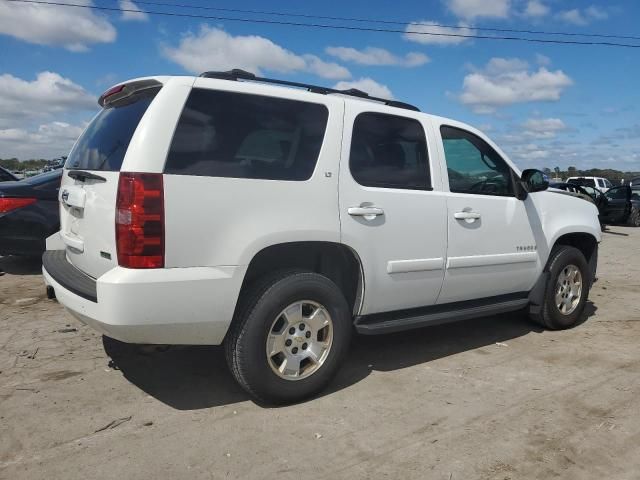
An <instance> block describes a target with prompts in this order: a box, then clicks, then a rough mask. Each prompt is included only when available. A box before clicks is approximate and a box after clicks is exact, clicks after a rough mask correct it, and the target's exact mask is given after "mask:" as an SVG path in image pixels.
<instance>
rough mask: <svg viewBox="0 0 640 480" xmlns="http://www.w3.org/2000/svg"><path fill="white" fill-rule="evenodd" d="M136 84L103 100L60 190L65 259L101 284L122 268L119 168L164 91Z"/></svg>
mask: <svg viewBox="0 0 640 480" xmlns="http://www.w3.org/2000/svg"><path fill="white" fill-rule="evenodd" d="M160 87H161V84H160V83H159V82H157V81H154V80H143V81H138V82H132V83H129V84H127V85H125V86H123V85H120V86H117V87H114V88H112V89H110V90H109V91H107V92H106V93H105V94H104V95H103V96H102V97H100V102H99V103H100V105H103V106H104V108H103V109H102V110H101V111H100V113H98V115H96V116H95V117H94V119H93V120H92V121H91V123H90V124H89V125H88V126H87V128H86V130H85V131H84V132H83V133H82V135H81V136H80V138H79V139H78V141H77V142H76V144H75V145H74V147H73V149H72V150H71V153H70V154H69V158H68V159H67V162H66V164H65V168H64V174H63V177H62V184H61V186H60V192H59V200H60V236H61V237H62V240H63V241H64V243H65V245H66V250H67V258H68V259H69V261H70V262H71V263H72V264H73V265H75V266H76V267H77V268H78V269H80V270H81V271H83V272H85V273H86V274H87V275H89V276H91V277H94V278H98V277H99V276H100V275H102V274H103V273H105V272H107V271H108V270H111V269H112V268H113V267H115V266H117V265H118V257H117V252H116V236H115V210H116V196H117V193H118V180H119V177H120V168H121V167H122V163H123V160H124V157H125V154H126V152H127V148H128V146H129V143H130V141H131V138H132V137H133V134H134V132H135V131H136V128H137V127H138V124H139V123H140V120H141V119H142V117H143V115H144V114H145V112H146V111H147V108H148V107H149V105H150V104H151V102H152V101H153V100H154V98H155V96H156V94H157V93H158V91H159V90H160Z"/></svg>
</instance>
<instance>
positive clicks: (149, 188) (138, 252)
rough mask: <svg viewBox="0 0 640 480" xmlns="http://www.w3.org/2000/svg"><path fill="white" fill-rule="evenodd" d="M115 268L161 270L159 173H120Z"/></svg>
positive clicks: (162, 191) (162, 245)
mask: <svg viewBox="0 0 640 480" xmlns="http://www.w3.org/2000/svg"><path fill="white" fill-rule="evenodd" d="M116 250H117V252H118V265H120V266H122V267H127V268H163V267H164V187H163V181H162V174H161V173H121V174H120V180H119V181H118V196H117V200H116Z"/></svg>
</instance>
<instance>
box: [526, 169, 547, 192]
mask: <svg viewBox="0 0 640 480" xmlns="http://www.w3.org/2000/svg"><path fill="white" fill-rule="evenodd" d="M520 180H521V182H522V184H523V185H524V187H525V188H526V190H527V192H529V193H533V192H541V191H543V190H546V189H547V188H549V177H547V176H546V175H545V174H544V173H543V172H541V171H540V170H536V169H534V168H529V169H527V170H525V171H524V172H522V176H521V177H520Z"/></svg>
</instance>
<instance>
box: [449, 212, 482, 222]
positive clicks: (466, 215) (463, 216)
mask: <svg viewBox="0 0 640 480" xmlns="http://www.w3.org/2000/svg"><path fill="white" fill-rule="evenodd" d="M453 218H455V219H456V220H464V221H465V222H467V223H473V222H475V221H476V220H478V219H479V218H480V214H479V213H478V212H466V211H462V212H456V213H454V214H453Z"/></svg>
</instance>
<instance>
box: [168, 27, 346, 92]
mask: <svg viewBox="0 0 640 480" xmlns="http://www.w3.org/2000/svg"><path fill="white" fill-rule="evenodd" d="M163 53H164V55H165V56H166V57H167V58H169V59H170V60H172V61H174V62H176V63H177V64H179V65H181V66H182V67H183V68H184V69H186V70H188V71H190V72H194V73H200V72H204V71H206V70H230V69H232V68H241V69H244V70H248V71H250V72H252V73H255V74H258V75H259V74H261V71H262V70H271V71H274V72H279V73H292V72H300V71H305V70H307V71H310V72H312V73H314V74H316V75H318V76H321V77H324V78H332V79H339V78H349V77H350V76H351V74H350V73H349V71H348V70H347V69H346V68H344V67H342V66H341V65H338V64H335V63H327V62H324V61H322V60H321V59H320V58H318V57H316V56H315V55H297V54H295V53H293V52H291V51H290V50H286V49H284V48H282V47H281V46H280V45H278V44H276V43H274V42H272V41H271V40H269V39H268V38H264V37H260V36H257V35H238V36H233V35H230V34H228V33H227V32H225V31H224V30H222V29H220V28H214V27H209V26H208V25H203V26H202V27H201V28H200V31H199V32H198V34H193V33H188V34H187V35H185V36H184V37H183V38H182V40H180V44H179V45H178V46H177V47H170V46H165V47H164V48H163Z"/></svg>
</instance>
